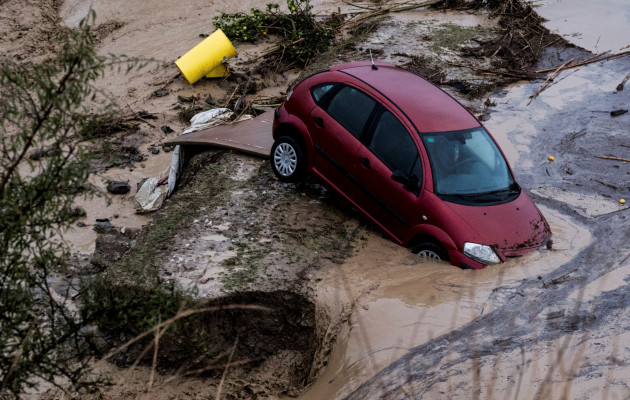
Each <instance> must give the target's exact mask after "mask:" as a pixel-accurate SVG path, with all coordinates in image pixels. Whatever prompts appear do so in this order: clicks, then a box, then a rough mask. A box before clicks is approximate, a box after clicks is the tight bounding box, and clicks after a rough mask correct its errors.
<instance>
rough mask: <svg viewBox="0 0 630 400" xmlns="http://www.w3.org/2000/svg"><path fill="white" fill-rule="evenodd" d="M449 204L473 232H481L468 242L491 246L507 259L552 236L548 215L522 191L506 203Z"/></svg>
mask: <svg viewBox="0 0 630 400" xmlns="http://www.w3.org/2000/svg"><path fill="white" fill-rule="evenodd" d="M447 204H448V207H449V208H450V209H451V210H452V211H453V212H454V213H455V214H457V215H458V216H459V217H460V218H461V219H462V220H463V221H465V222H466V223H467V224H468V225H469V227H470V229H471V230H472V231H474V232H475V233H477V237H476V238H470V239H464V241H477V243H479V244H485V245H489V246H490V247H492V248H493V249H494V250H495V252H496V253H497V255H498V256H499V257H500V258H501V259H502V260H503V261H505V260H506V259H508V258H511V257H517V256H521V255H523V254H525V253H528V252H530V251H531V250H533V249H536V248H538V247H540V246H542V245H543V244H545V243H546V242H547V240H548V239H549V237H550V236H551V230H550V229H549V224H548V223H547V221H546V220H545V217H543V215H542V213H541V212H540V211H539V210H538V207H536V205H535V204H534V203H533V202H532V201H531V199H530V198H529V196H527V194H526V193H525V192H524V191H522V190H521V194H520V195H519V197H517V198H516V199H515V200H513V201H511V202H509V203H505V204H498V205H487V206H486V205H484V206H467V205H460V204H454V203H447ZM461 245H463V243H462V244H461Z"/></svg>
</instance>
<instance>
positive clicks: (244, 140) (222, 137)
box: [166, 110, 273, 158]
mask: <svg viewBox="0 0 630 400" xmlns="http://www.w3.org/2000/svg"><path fill="white" fill-rule="evenodd" d="M272 124H273V110H270V111H266V112H264V113H263V114H261V115H259V116H257V117H256V118H252V119H249V120H247V121H241V122H236V123H233V124H228V125H219V126H213V127H212V128H207V129H203V130H200V131H196V132H191V133H187V134H185V135H181V136H178V137H176V138H174V139H171V140H169V141H167V142H166V144H168V145H177V144H179V145H183V146H195V145H203V146H207V145H212V146H217V147H221V148H226V149H233V150H237V151H242V152H244V153H247V154H252V155H255V156H260V157H264V158H267V157H269V153H270V152H271V146H272V145H273V136H272Z"/></svg>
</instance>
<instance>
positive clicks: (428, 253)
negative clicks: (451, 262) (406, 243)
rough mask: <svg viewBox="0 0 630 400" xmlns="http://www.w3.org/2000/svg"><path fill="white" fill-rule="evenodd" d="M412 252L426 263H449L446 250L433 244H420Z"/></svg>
mask: <svg viewBox="0 0 630 400" xmlns="http://www.w3.org/2000/svg"><path fill="white" fill-rule="evenodd" d="M411 252H412V253H414V254H417V255H418V256H419V257H420V258H422V259H423V260H426V261H448V254H447V253H446V251H445V250H444V248H443V247H442V246H440V245H437V244H435V243H431V242H422V243H419V244H418V245H416V246H415V247H414V248H413V250H411Z"/></svg>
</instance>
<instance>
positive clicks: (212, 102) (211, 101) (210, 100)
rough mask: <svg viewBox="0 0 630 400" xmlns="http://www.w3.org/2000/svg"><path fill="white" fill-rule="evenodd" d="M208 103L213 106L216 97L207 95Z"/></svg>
mask: <svg viewBox="0 0 630 400" xmlns="http://www.w3.org/2000/svg"><path fill="white" fill-rule="evenodd" d="M205 101H206V104H207V105H209V106H213V105H214V99H213V98H212V97H211V96H208V97H206V100H205Z"/></svg>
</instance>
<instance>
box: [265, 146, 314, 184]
mask: <svg viewBox="0 0 630 400" xmlns="http://www.w3.org/2000/svg"><path fill="white" fill-rule="evenodd" d="M271 168H272V169H273V172H274V174H276V176H277V177H278V179H280V180H281V181H283V182H297V181H299V180H301V179H302V178H303V177H304V172H305V169H306V160H305V153H304V149H303V148H302V146H301V145H300V144H299V143H298V142H297V141H296V140H295V139H293V138H292V137H290V136H282V137H280V138H278V140H276V141H275V143H274V144H273V146H272V147H271Z"/></svg>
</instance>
